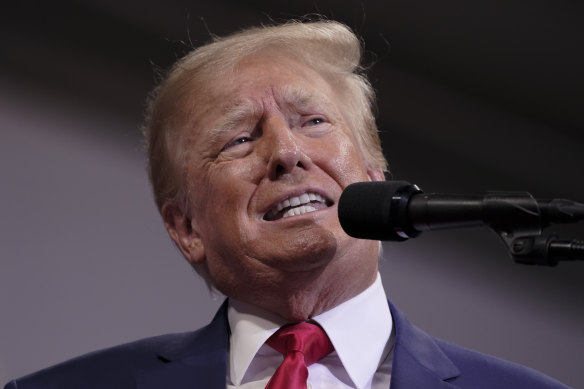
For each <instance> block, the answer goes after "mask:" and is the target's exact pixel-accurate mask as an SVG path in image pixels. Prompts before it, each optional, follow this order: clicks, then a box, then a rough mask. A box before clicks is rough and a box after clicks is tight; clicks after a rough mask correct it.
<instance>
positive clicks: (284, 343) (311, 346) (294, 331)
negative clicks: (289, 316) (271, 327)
mask: <svg viewBox="0 0 584 389" xmlns="http://www.w3.org/2000/svg"><path fill="white" fill-rule="evenodd" d="M266 343H267V344H268V345H269V346H270V347H272V348H274V349H275V350H276V351H278V352H280V353H282V354H284V356H286V355H288V354H290V353H292V352H295V351H296V352H300V353H302V354H303V355H304V361H305V363H306V365H307V366H309V365H312V364H313V363H315V362H317V361H319V360H321V359H322V358H324V357H325V356H327V355H328V354H330V353H331V352H332V351H333V350H334V347H333V345H332V343H331V341H330V340H329V338H328V336H327V335H326V333H325V332H324V330H323V329H322V328H321V327H320V326H318V325H316V324H312V323H306V322H303V323H297V324H289V325H285V326H283V327H281V328H280V329H279V330H278V331H276V333H274V335H272V336H271V337H270V338H269V339H268V340H267V341H266Z"/></svg>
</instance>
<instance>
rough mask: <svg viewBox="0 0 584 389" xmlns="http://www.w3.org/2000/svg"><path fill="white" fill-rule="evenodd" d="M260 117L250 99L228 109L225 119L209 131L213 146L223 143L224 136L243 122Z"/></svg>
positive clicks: (238, 102)
mask: <svg viewBox="0 0 584 389" xmlns="http://www.w3.org/2000/svg"><path fill="white" fill-rule="evenodd" d="M259 115H260V113H259V110H258V109H257V107H256V105H255V104H254V103H253V101H251V100H250V99H244V100H240V101H237V102H236V103H234V104H232V105H231V106H229V107H228V108H227V109H226V112H225V114H224V116H223V119H222V120H221V121H220V122H219V123H218V124H217V125H216V126H214V127H213V128H211V129H210V130H209V139H210V142H211V143H212V144H216V143H219V142H221V141H222V140H223V137H224V135H225V134H226V133H228V132H230V131H232V130H233V129H234V128H235V127H237V126H238V125H239V124H240V123H241V122H242V121H244V120H249V118H252V117H257V116H259Z"/></svg>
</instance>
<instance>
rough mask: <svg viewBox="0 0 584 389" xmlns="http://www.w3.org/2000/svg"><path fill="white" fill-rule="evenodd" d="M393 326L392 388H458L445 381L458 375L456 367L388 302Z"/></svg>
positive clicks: (428, 337)
mask: <svg viewBox="0 0 584 389" xmlns="http://www.w3.org/2000/svg"><path fill="white" fill-rule="evenodd" d="M389 306H390V309H391V314H392V316H393V321H394V325H395V331H396V336H395V344H394V354H393V363H392V370H391V385H390V388H391V389H418V388H420V389H421V388H445V389H446V388H457V386H455V385H453V384H450V383H448V382H446V381H445V380H447V379H450V378H454V377H457V376H459V375H460V371H459V370H458V368H457V367H456V366H455V365H454V364H453V363H452V361H450V359H449V358H448V357H447V356H446V355H445V354H444V352H443V351H442V350H441V349H440V348H439V347H438V345H437V344H436V343H435V342H434V340H433V339H432V337H430V336H429V335H428V334H426V333H425V332H422V331H421V330H419V329H418V328H416V327H415V326H414V325H412V324H411V323H410V322H409V321H408V320H407V319H406V318H405V316H404V315H403V314H402V313H401V312H400V311H398V310H397V309H396V308H395V307H394V306H393V305H392V304H391V303H389Z"/></svg>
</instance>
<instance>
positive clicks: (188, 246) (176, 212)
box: [161, 201, 205, 265]
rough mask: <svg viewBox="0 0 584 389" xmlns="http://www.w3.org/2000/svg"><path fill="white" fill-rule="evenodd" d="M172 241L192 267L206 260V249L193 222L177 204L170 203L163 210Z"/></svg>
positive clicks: (163, 216) (165, 223)
mask: <svg viewBox="0 0 584 389" xmlns="http://www.w3.org/2000/svg"><path fill="white" fill-rule="evenodd" d="M161 214H162V218H163V220H164V226H165V227H166V230H167V231H168V235H169V236H170V239H172V241H173V242H174V243H175V244H176V246H177V247H178V249H179V250H180V252H181V253H182V254H183V256H184V257H185V258H186V259H187V261H189V262H190V263H191V264H192V265H195V264H199V263H201V262H203V261H204V260H205V248H204V246H203V242H202V241H201V238H200V236H199V233H198V231H197V227H196V225H195V223H194V222H193V220H192V219H191V218H190V217H189V216H188V215H187V214H186V212H185V211H183V209H182V207H179V206H178V205H177V204H176V203H175V202H172V201H168V202H166V203H165V204H164V205H163V206H162V210H161Z"/></svg>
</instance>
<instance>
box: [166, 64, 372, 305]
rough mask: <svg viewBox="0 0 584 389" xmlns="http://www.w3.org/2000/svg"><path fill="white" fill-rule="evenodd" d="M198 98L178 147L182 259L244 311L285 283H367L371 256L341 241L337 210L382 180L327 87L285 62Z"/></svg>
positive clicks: (244, 67) (246, 70) (219, 83)
mask: <svg viewBox="0 0 584 389" xmlns="http://www.w3.org/2000/svg"><path fill="white" fill-rule="evenodd" d="M200 95H201V96H203V97H201V98H199V99H198V100H196V101H195V107H196V109H195V112H194V114H193V116H192V117H193V120H192V122H191V123H189V124H188V125H187V126H186V127H185V129H184V133H183V139H182V142H181V147H182V148H183V152H184V156H185V160H184V166H185V169H186V170H185V171H186V189H187V194H188V196H187V197H188V207H187V209H186V210H185V211H184V212H185V221H186V223H187V224H188V227H187V228H186V229H184V231H183V235H185V237H184V239H183V238H178V240H179V241H182V243H183V247H181V249H182V251H183V253H185V255H186V256H187V259H189V261H191V262H192V263H205V264H206V266H207V267H208V270H209V273H210V275H211V278H212V280H213V282H214V284H215V286H216V287H217V288H218V289H219V290H221V291H222V292H223V293H225V294H226V295H228V296H231V297H235V298H240V299H243V300H249V299H253V298H257V295H258V294H261V295H264V296H265V293H266V291H275V290H278V289H279V288H285V287H290V285H288V284H287V282H289V281H290V280H296V281H295V282H298V280H304V281H306V282H308V280H316V279H317V278H318V277H328V278H331V277H332V278H334V277H336V278H337V280H336V281H337V282H343V280H345V279H350V278H351V277H353V278H360V277H363V278H367V280H369V281H371V282H372V280H373V279H374V278H375V274H376V270H377V249H378V244H377V242H371V241H362V240H356V239H353V238H350V237H349V236H347V235H346V234H345V233H344V231H343V230H342V228H341V226H340V224H339V221H338V217H337V204H338V200H339V197H340V195H341V192H342V191H343V189H344V188H345V187H347V185H349V184H351V183H353V182H357V181H368V180H373V179H378V180H380V179H383V175H382V173H381V172H380V171H379V170H377V171H372V170H368V169H367V167H366V164H365V161H364V160H363V157H362V155H361V153H360V152H359V150H358V148H357V146H356V141H355V139H354V136H353V129H350V128H348V127H347V124H346V123H347V120H346V118H345V116H344V115H345V114H346V112H343V109H342V108H341V101H340V100H339V99H338V98H337V97H336V96H337V94H336V93H335V91H334V90H333V87H332V86H331V85H330V84H329V83H328V82H327V81H325V80H324V79H323V78H322V77H321V76H320V75H319V74H318V73H316V72H315V71H313V70H312V69H310V68H308V67H307V66H305V65H302V64H300V63H299V62H296V61H294V60H292V59H290V58H281V57H275V56H256V57H252V58H248V59H247V60H245V61H244V62H242V63H241V64H240V66H239V67H238V68H237V71H236V72H234V73H233V74H230V75H228V76H224V77H217V78H216V79H215V80H214V81H213V82H209V83H208V84H207V86H206V88H203V89H202V93H200ZM167 226H168V223H167ZM172 235H173V234H172V232H171V236H172ZM176 240H177V239H175V241H176ZM180 245H181V244H180V243H179V246H180ZM356 272H357V273H359V275H355V273H356ZM361 273H364V274H363V275H361ZM371 273H373V274H371ZM321 281H322V280H321ZM369 281H367V282H369ZM287 285H288V286H287ZM266 298H268V297H266Z"/></svg>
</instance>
